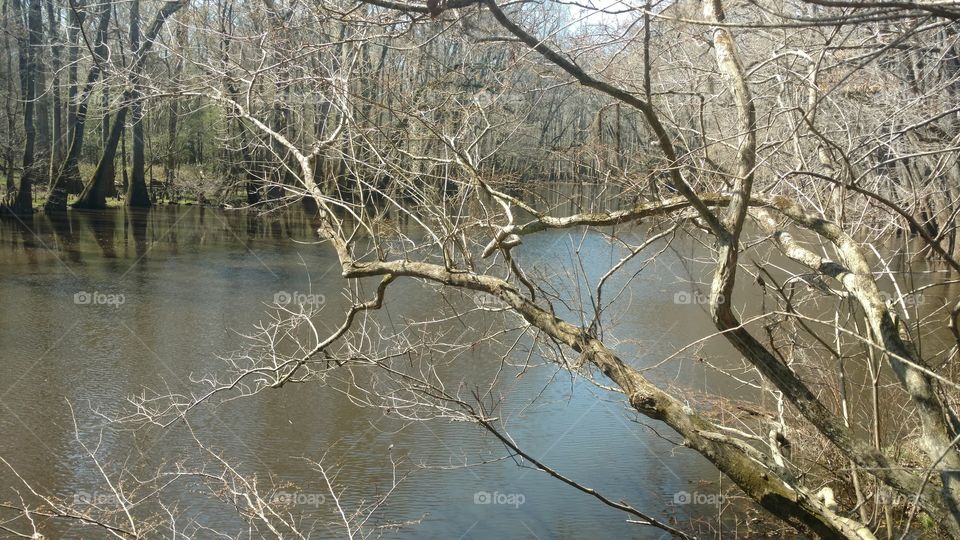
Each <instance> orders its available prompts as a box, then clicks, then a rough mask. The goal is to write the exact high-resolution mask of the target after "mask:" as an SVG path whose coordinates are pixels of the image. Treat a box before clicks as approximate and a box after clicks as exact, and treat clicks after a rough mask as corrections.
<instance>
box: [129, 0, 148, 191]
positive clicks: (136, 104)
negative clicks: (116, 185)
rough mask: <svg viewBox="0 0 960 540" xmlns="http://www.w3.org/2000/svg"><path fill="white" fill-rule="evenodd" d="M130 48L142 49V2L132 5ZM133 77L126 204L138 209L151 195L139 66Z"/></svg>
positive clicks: (138, 0) (135, 69) (134, 2)
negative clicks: (129, 168) (146, 171)
mask: <svg viewBox="0 0 960 540" xmlns="http://www.w3.org/2000/svg"><path fill="white" fill-rule="evenodd" d="M130 48H132V49H133V50H139V49H140V0H133V3H132V4H131V5H130ZM131 77H132V79H133V91H132V99H133V103H132V104H131V105H130V107H131V110H132V113H133V171H132V173H131V175H130V185H129V186H128V187H127V203H126V204H127V206H131V207H136V208H149V207H150V195H149V193H147V182H146V179H145V178H144V163H143V162H144V156H143V103H142V102H141V101H140V73H139V72H138V71H137V66H134V72H133V74H132V75H131Z"/></svg>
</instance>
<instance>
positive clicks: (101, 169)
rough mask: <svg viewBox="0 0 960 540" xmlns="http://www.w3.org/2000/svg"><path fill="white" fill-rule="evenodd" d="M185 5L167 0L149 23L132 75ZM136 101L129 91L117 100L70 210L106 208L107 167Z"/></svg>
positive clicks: (137, 52)
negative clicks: (106, 135)
mask: <svg viewBox="0 0 960 540" xmlns="http://www.w3.org/2000/svg"><path fill="white" fill-rule="evenodd" d="M187 2H188V0H168V1H167V3H165V4H164V5H163V7H162V8H160V11H158V12H157V16H156V17H155V18H154V19H153V22H152V23H151V24H150V29H149V30H148V31H147V35H146V40H145V41H144V43H143V44H142V45H141V46H140V47H139V48H138V49H137V51H136V54H135V55H134V58H133V62H131V65H130V69H131V71H132V73H138V72H139V71H140V70H141V69H143V63H144V61H145V59H146V56H147V53H148V52H149V51H150V47H151V46H152V45H153V42H154V40H155V39H156V38H157V35H158V34H159V33H160V29H161V28H163V23H164V22H166V20H167V18H169V17H170V16H171V15H173V14H174V13H176V12H177V11H178V10H179V9H180V8H182V7H183V6H185V5H187ZM138 37H139V35H138ZM136 98H137V93H136V91H135V90H134V89H133V88H131V89H128V90H126V91H125V92H124V93H123V97H122V99H121V100H120V110H118V111H117V115H116V118H114V124H113V128H112V129H111V130H110V135H109V138H108V140H107V141H106V144H105V146H104V149H103V156H101V158H100V163H99V164H98V165H97V170H96V172H95V173H94V174H93V178H91V179H90V181H89V182H87V184H86V185H85V186H84V188H83V193H81V194H80V198H79V199H77V202H75V203H74V204H73V207H74V208H105V207H106V206H107V194H108V192H109V189H110V187H111V186H110V185H109V184H112V181H113V177H112V175H111V174H109V173H110V171H109V168H112V164H113V160H114V158H115V157H116V155H117V146H118V144H119V142H120V136H121V135H122V134H123V124H124V122H125V121H126V118H127V111H129V110H130V106H131V104H132V103H134V102H135V101H137V99H136ZM134 144H136V142H134ZM131 184H133V182H131Z"/></svg>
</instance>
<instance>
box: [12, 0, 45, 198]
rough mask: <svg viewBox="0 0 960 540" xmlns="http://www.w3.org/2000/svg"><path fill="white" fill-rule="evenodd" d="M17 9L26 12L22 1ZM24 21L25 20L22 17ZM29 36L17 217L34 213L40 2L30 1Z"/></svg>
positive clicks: (23, 62) (23, 54)
mask: <svg viewBox="0 0 960 540" xmlns="http://www.w3.org/2000/svg"><path fill="white" fill-rule="evenodd" d="M13 5H14V9H15V10H16V11H17V12H18V13H23V5H22V4H21V2H20V0H14V3H13ZM19 18H20V19H21V20H22V19H23V17H19ZM24 30H25V34H26V36H27V39H26V43H24V40H22V39H21V44H23V45H25V46H23V47H21V49H20V81H21V83H20V84H21V88H22V90H23V100H24V105H23V131H24V135H25V140H24V145H23V172H22V173H21V174H20V184H19V186H18V188H17V196H16V199H15V200H14V202H13V207H12V210H13V212H14V213H16V214H32V213H33V180H34V177H36V166H35V165H36V155H35V154H36V137H37V132H36V128H35V125H34V120H35V118H34V107H35V102H36V96H37V78H36V75H37V53H38V52H39V51H40V47H41V36H42V34H43V12H42V11H41V5H40V0H30V6H29V13H28V14H27V26H26V28H24Z"/></svg>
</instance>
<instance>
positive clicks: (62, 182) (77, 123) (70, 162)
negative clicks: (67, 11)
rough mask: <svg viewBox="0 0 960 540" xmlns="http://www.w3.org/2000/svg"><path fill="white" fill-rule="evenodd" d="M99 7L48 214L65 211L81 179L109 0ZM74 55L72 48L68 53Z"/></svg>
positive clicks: (49, 197) (104, 48) (102, 57)
mask: <svg viewBox="0 0 960 540" xmlns="http://www.w3.org/2000/svg"><path fill="white" fill-rule="evenodd" d="M101 9H102V11H101V12H100V21H99V22H98V24H97V42H96V45H95V46H94V48H93V56H94V58H95V59H96V61H95V62H94V63H93V67H92V68H90V73H89V74H88V75H87V82H86V84H85V85H84V87H83V92H82V93H81V94H80V96H79V99H78V101H77V104H76V111H75V112H74V113H73V114H74V120H73V122H72V123H71V129H72V130H73V137H71V142H70V151H69V152H68V153H67V159H66V161H64V164H63V167H61V168H60V171H59V172H58V173H57V176H56V178H55V179H54V180H53V183H52V184H51V186H50V193H49V194H48V195H47V202H46V203H45V204H44V206H43V209H44V211H46V212H48V213H52V212H65V211H66V210H67V193H72V192H73V190H72V189H71V187H72V186H73V185H74V184H75V183H79V182H80V154H81V152H82V150H83V132H84V128H85V126H86V122H87V107H88V105H89V102H90V95H91V94H92V93H93V88H94V85H95V84H96V83H97V79H98V78H99V77H100V64H101V62H104V61H105V60H106V57H107V28H108V26H109V25H110V13H111V12H112V9H111V2H110V1H107V2H104V4H103V7H102V8H101ZM77 22H78V25H79V23H80V21H79V17H77ZM73 54H74V51H73V50H71V56H72V55H73ZM71 101H72V100H71Z"/></svg>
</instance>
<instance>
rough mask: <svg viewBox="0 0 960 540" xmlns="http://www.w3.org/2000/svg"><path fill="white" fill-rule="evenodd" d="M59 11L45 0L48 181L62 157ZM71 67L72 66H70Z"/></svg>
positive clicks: (61, 49)
mask: <svg viewBox="0 0 960 540" xmlns="http://www.w3.org/2000/svg"><path fill="white" fill-rule="evenodd" d="M59 20H60V12H59V9H55V8H54V6H53V0H47V26H48V32H49V35H50V42H51V43H52V47H51V49H50V63H51V66H50V67H51V70H52V71H53V86H52V87H51V89H50V93H51V94H52V96H53V133H52V141H51V142H52V147H51V150H50V167H49V169H48V170H47V178H46V180H47V181H48V182H49V181H50V177H51V172H52V171H53V170H54V167H55V166H56V164H57V163H60V162H61V160H62V159H63V142H64V136H63V114H62V113H63V100H62V99H61V92H60V67H61V66H62V64H63V43H62V42H61V41H60V26H59V22H58V21H59ZM71 67H72V66H71Z"/></svg>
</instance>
